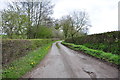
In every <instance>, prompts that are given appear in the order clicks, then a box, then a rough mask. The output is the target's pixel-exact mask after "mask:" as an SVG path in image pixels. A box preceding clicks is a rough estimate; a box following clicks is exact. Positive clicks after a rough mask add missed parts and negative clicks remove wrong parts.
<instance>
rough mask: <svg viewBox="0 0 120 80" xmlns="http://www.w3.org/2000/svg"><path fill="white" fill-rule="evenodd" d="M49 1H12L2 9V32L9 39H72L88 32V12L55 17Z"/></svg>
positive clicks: (74, 12) (79, 11)
mask: <svg viewBox="0 0 120 80" xmlns="http://www.w3.org/2000/svg"><path fill="white" fill-rule="evenodd" d="M54 6H55V5H54V4H52V2H51V1H49V0H41V1H38V2H35V1H28V0H25V2H12V3H9V5H8V8H7V9H4V10H3V11H2V31H3V33H4V34H6V35H7V37H8V38H11V39H12V38H23V39H24V38H25V39H26V38H27V39H34V38H69V37H77V36H81V35H85V34H87V31H88V28H89V27H90V26H91V25H90V21H89V16H88V14H87V13H86V12H85V11H81V10H77V11H73V12H72V14H70V15H66V16H63V17H62V18H60V19H54V18H53V17H52V15H53V8H54Z"/></svg>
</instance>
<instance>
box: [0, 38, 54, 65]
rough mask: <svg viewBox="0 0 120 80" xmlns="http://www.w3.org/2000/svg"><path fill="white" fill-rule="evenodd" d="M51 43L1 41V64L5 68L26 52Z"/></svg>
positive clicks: (35, 40) (29, 40)
mask: <svg viewBox="0 0 120 80" xmlns="http://www.w3.org/2000/svg"><path fill="white" fill-rule="evenodd" d="M50 42H52V40H51V39H28V40H27V39H23V40H20V39H7V40H5V39H3V40H2V64H3V67H5V66H6V65H7V64H9V63H11V62H12V61H14V60H16V59H18V58H20V57H22V56H25V55H27V54H28V52H30V51H32V50H35V49H37V48H39V47H42V46H44V45H45V44H48V43H50Z"/></svg>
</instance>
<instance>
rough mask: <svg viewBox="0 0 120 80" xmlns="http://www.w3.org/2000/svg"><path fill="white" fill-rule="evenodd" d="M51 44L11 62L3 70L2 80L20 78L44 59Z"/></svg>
mask: <svg viewBox="0 0 120 80" xmlns="http://www.w3.org/2000/svg"><path fill="white" fill-rule="evenodd" d="M52 43H53V42H51V43H49V44H46V45H44V46H43V47H41V48H39V49H37V50H34V51H32V52H29V54H27V55H26V56H24V57H21V58H19V59H18V60H15V61H13V62H12V63H11V64H10V65H8V67H7V68H5V69H3V74H2V76H3V78H4V79H5V78H20V77H21V76H23V75H24V74H25V73H26V72H28V71H30V70H31V69H32V68H33V67H34V66H36V65H37V64H39V63H40V61H41V60H42V59H43V58H44V57H45V55H46V54H47V53H48V51H49V49H50V47H51V44H52Z"/></svg>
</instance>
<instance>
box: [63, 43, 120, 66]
mask: <svg viewBox="0 0 120 80" xmlns="http://www.w3.org/2000/svg"><path fill="white" fill-rule="evenodd" d="M62 44H64V45H66V46H68V47H69V48H71V49H73V50H79V51H82V52H84V53H87V54H89V55H91V56H94V57H97V58H100V59H103V60H105V61H108V62H110V63H114V64H116V65H119V64H120V55H116V54H112V53H106V52H104V51H101V50H94V49H90V48H87V47H85V46H83V45H75V44H72V43H66V42H62Z"/></svg>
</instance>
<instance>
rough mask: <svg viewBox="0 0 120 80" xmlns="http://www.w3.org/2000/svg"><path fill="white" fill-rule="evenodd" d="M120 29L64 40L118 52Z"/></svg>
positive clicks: (114, 52)
mask: <svg viewBox="0 0 120 80" xmlns="http://www.w3.org/2000/svg"><path fill="white" fill-rule="evenodd" d="M119 34H120V31H112V32H107V33H101V34H93V35H87V36H82V37H75V38H73V39H72V38H69V39H66V40H65V42H68V43H74V44H78V45H85V46H86V47H89V48H92V49H98V50H103V51H105V52H111V53H113V54H118V55H120V53H119V45H118V44H120V40H119V37H118V35H119Z"/></svg>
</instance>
